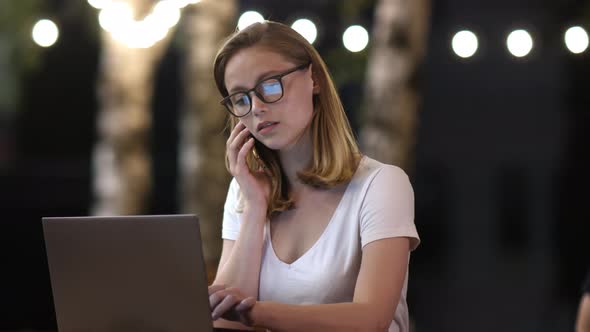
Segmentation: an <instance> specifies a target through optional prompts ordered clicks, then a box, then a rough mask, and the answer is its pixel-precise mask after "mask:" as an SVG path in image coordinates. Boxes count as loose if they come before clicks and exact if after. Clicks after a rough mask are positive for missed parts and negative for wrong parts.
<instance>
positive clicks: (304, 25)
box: [291, 18, 318, 44]
mask: <svg viewBox="0 0 590 332" xmlns="http://www.w3.org/2000/svg"><path fill="white" fill-rule="evenodd" d="M291 27H292V28H293V30H295V31H297V32H299V34H301V35H302V36H303V38H305V39H307V41H308V42H309V43H310V44H313V42H314V41H315V39H316V38H317V36H318V29H317V28H316V26H315V24H314V23H313V22H312V21H310V20H309V19H306V18H302V19H298V20H297V21H295V22H293V24H292V25H291Z"/></svg>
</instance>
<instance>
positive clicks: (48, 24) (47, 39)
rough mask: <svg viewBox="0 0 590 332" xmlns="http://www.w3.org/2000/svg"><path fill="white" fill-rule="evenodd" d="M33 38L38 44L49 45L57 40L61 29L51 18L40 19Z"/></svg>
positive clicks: (34, 29) (34, 28)
mask: <svg viewBox="0 0 590 332" xmlns="http://www.w3.org/2000/svg"><path fill="white" fill-rule="evenodd" d="M32 35H33V40H34V41H35V43H37V45H39V46H42V47H49V46H51V45H53V44H55V42H56V41H57V38H58V37H59V29H58V28H57V25H55V23H53V22H52V21H50V20H46V19H43V20H39V21H38V22H37V23H36V24H35V26H34V27H33V34H32Z"/></svg>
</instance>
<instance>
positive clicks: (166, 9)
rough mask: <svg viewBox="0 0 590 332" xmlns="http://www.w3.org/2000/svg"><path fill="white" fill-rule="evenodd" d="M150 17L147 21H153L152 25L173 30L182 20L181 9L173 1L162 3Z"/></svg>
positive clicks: (157, 5) (158, 4)
mask: <svg viewBox="0 0 590 332" xmlns="http://www.w3.org/2000/svg"><path fill="white" fill-rule="evenodd" d="M148 17H149V18H148ZM148 17H146V20H151V24H155V25H163V26H165V27H166V28H171V27H173V26H175V25H176V23H178V21H179V20H180V9H179V8H178V7H177V5H176V4H174V3H173V2H172V1H160V2H158V3H157V4H156V6H155V7H154V9H153V11H152V13H151V14H150V15H149V16H148Z"/></svg>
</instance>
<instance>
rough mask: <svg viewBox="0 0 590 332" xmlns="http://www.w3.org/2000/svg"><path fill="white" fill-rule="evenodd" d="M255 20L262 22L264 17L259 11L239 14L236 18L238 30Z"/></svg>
mask: <svg viewBox="0 0 590 332" xmlns="http://www.w3.org/2000/svg"><path fill="white" fill-rule="evenodd" d="M256 22H264V17H262V15H261V14H260V13H259V12H256V11H252V10H251V11H247V12H245V13H243V14H242V15H241V16H240V19H239V20H238V30H244V29H245V28H246V27H248V26H249V25H251V24H254V23H256Z"/></svg>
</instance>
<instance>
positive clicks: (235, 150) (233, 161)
mask: <svg viewBox="0 0 590 332" xmlns="http://www.w3.org/2000/svg"><path fill="white" fill-rule="evenodd" d="M253 147H254V137H252V135H251V133H250V131H249V130H248V128H246V126H245V125H244V124H243V123H242V122H238V124H237V125H236V126H235V127H234V129H233V130H232V132H231V134H230V135H229V138H228V140H227V157H228V160H229V171H230V173H231V174H232V175H233V176H234V177H235V178H236V180H237V181H238V183H239V185H240V190H241V191H242V194H243V195H244V199H245V201H244V202H245V203H246V206H249V207H257V208H260V209H262V210H263V211H264V212H265V213H266V209H267V207H268V199H269V195H270V179H269V178H268V175H267V174H265V173H264V171H262V170H260V171H256V172H251V171H250V169H249V168H248V165H247V164H246V156H247V155H248V152H250V150H252V148H253Z"/></svg>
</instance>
